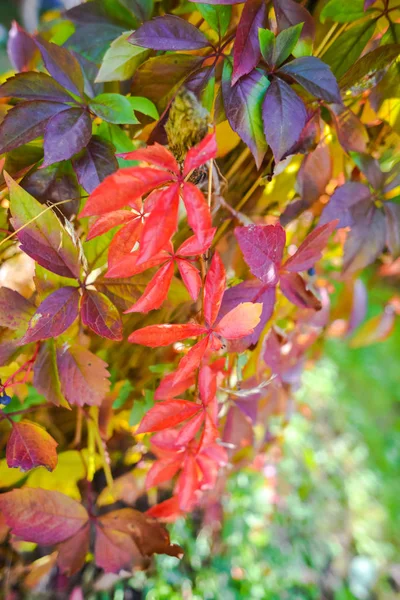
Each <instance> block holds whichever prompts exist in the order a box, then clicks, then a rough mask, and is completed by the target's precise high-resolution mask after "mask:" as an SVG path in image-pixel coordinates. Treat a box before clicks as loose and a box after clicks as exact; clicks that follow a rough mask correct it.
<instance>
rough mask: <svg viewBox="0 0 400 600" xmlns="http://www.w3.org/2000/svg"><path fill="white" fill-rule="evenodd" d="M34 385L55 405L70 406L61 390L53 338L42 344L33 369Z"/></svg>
mask: <svg viewBox="0 0 400 600" xmlns="http://www.w3.org/2000/svg"><path fill="white" fill-rule="evenodd" d="M33 373H34V377H33V385H34V386H35V388H36V389H37V391H38V392H39V393H40V394H43V396H44V397H45V398H46V400H47V401H48V402H51V403H52V404H54V405H55V406H64V407H65V408H69V405H68V403H67V402H66V400H65V398H64V396H63V393H62V391H61V382H60V377H59V374H58V368H57V360H56V349H55V344H54V341H53V340H48V341H47V342H45V343H44V344H41V347H40V351H39V354H38V357H37V359H36V360H35V366H34V369H33Z"/></svg>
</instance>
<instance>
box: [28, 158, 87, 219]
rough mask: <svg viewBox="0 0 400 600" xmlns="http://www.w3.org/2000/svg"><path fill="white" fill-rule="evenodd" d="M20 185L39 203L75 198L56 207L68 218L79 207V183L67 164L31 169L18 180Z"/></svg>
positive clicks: (75, 212) (52, 202)
mask: <svg viewBox="0 0 400 600" xmlns="http://www.w3.org/2000/svg"><path fill="white" fill-rule="evenodd" d="M20 185H21V187H23V188H24V190H26V191H27V192H28V193H29V194H31V195H32V196H33V197H34V198H36V200H38V201H39V202H41V203H46V204H55V203H56V202H61V201H62V200H68V199H71V198H76V200H72V201H71V202H67V203H66V204H62V205H61V206H59V207H58V210H60V211H61V212H62V213H63V214H64V215H65V216H66V217H67V218H68V219H69V218H70V217H72V215H76V214H77V213H78V209H79V197H80V192H79V185H78V182H77V180H76V177H75V175H74V174H73V173H72V172H71V169H70V167H69V165H68V164H57V165H50V166H49V167H45V168H44V169H43V168H40V169H36V170H31V171H30V172H29V173H28V174H27V175H25V177H24V178H23V179H22V180H21V182H20Z"/></svg>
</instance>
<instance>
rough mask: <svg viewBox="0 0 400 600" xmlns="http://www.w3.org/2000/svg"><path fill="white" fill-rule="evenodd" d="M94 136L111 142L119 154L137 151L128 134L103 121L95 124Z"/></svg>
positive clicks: (125, 164) (125, 163)
mask: <svg viewBox="0 0 400 600" xmlns="http://www.w3.org/2000/svg"><path fill="white" fill-rule="evenodd" d="M93 134H96V135H98V136H100V137H102V138H103V139H105V140H108V141H109V142H111V143H112V144H113V145H114V148H115V151H116V152H118V153H122V152H131V151H132V150H134V149H135V144H134V143H133V142H132V140H131V138H130V137H129V136H128V135H127V134H126V132H125V131H124V130H123V129H121V128H120V127H118V126H117V125H113V124H112V123H106V122H105V121H103V122H102V123H99V124H95V125H94V130H93ZM124 166H125V167H126V166H127V162H126V161H125V162H124Z"/></svg>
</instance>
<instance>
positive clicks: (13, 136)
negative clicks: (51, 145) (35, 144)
mask: <svg viewBox="0 0 400 600" xmlns="http://www.w3.org/2000/svg"><path fill="white" fill-rule="evenodd" d="M63 110H65V104H61V103H58V102H48V101H46V100H30V101H29V102H22V103H21V104H17V105H16V106H14V107H13V108H11V109H10V110H9V111H8V113H7V114H6V116H5V118H4V120H3V121H2V122H1V124H0V154H3V153H4V152H9V151H10V150H14V148H18V146H22V145H23V144H27V143H28V142H31V141H32V140H35V139H36V138H38V137H39V136H41V135H43V133H44V130H45V127H46V123H47V121H48V120H49V119H51V117H53V116H54V115H56V114H57V113H59V112H61V111H63Z"/></svg>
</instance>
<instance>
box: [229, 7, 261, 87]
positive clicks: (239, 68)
mask: <svg viewBox="0 0 400 600" xmlns="http://www.w3.org/2000/svg"><path fill="white" fill-rule="evenodd" d="M266 14H267V5H266V3H265V2H264V0H247V2H246V3H245V5H244V7H243V12H242V14H241V17H240V21H239V25H238V27H237V30H236V37H235V46H234V51H233V73H232V85H234V84H235V83H236V82H237V81H238V79H240V77H243V75H248V74H249V73H250V71H252V70H253V69H254V68H255V67H256V66H257V64H258V62H259V60H260V58H261V51H260V45H259V41H258V30H259V29H260V28H262V27H264V24H265V23H264V22H265V19H266Z"/></svg>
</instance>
